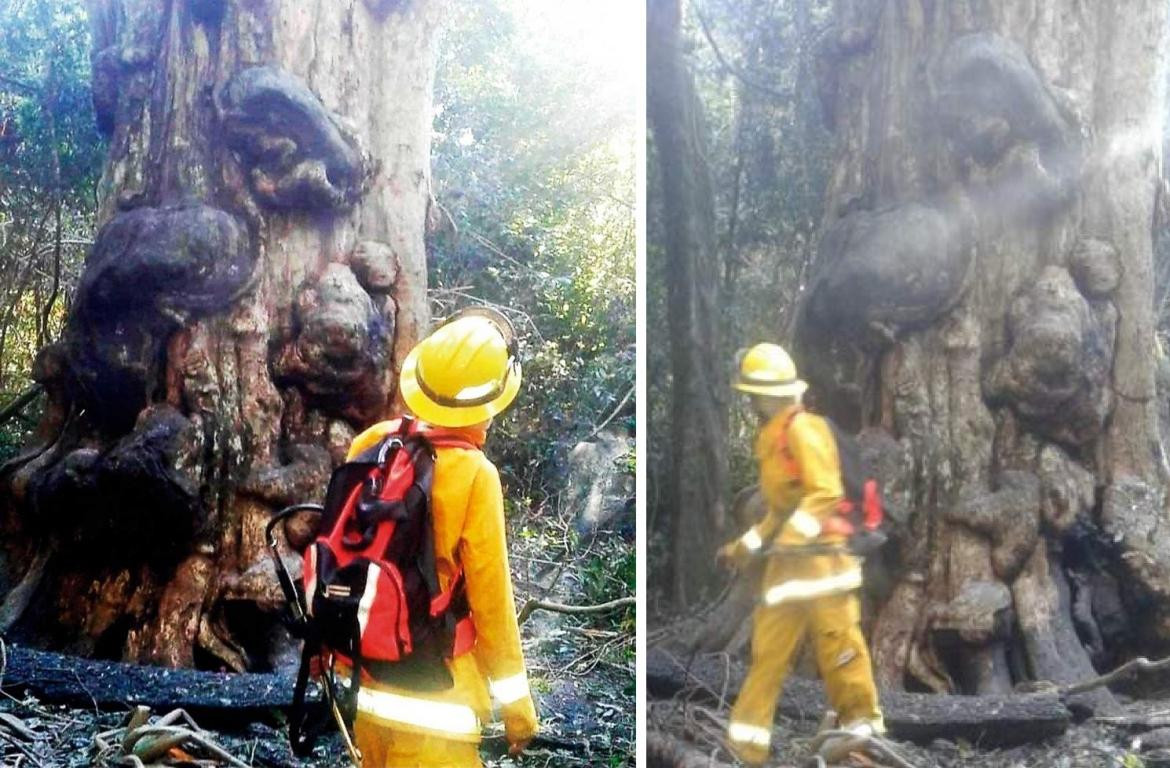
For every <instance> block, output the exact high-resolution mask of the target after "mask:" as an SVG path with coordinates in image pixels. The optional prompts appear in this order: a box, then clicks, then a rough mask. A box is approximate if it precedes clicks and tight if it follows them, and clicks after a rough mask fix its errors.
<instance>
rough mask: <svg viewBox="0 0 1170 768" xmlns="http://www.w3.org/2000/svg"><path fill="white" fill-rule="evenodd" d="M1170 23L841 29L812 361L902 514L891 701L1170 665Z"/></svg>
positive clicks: (1147, 3) (823, 397)
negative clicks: (1159, 217) (1169, 182)
mask: <svg viewBox="0 0 1170 768" xmlns="http://www.w3.org/2000/svg"><path fill="white" fill-rule="evenodd" d="M1165 17H1166V3H1165V2H1164V1H1163V0H1135V2H1132V3H1128V4H1126V7H1125V11H1124V13H1121V12H1118V11H1117V9H1116V8H1115V7H1113V6H1110V5H1109V4H1107V3H1106V4H1101V3H1083V2H1080V1H1079V0H1044V1H1043V2H1041V1H1040V0H1022V1H1020V0H1011V1H1010V2H1009V1H1008V0H986V1H984V2H965V1H964V2H938V1H936V0H935V1H932V0H887V1H885V2H870V1H869V0H839V2H838V3H837V5H836V24H837V26H836V29H835V30H834V31H833V32H832V33H831V34H829V35H828V36H827V39H826V45H825V47H824V49H823V50H822V52H821V64H822V66H820V67H818V69H819V73H820V74H821V76H822V78H821V83H820V91H821V94H822V97H823V99H824V102H825V103H824V106H825V108H826V113H827V114H828V115H829V117H830V119H831V120H833V121H834V122H835V127H836V131H837V136H838V150H837V157H836V161H835V168H834V172H833V174H832V177H831V180H830V187H829V190H828V195H827V210H826V214H825V218H824V221H823V224H822V238H821V243H820V249H819V254H818V262H817V267H816V271H815V274H814V279H813V280H812V281H811V283H810V286H809V290H808V292H807V294H806V297H805V300H804V302H803V304H802V308H801V315H800V323H799V328H798V339H799V352H800V354H799V361H798V362H800V363H801V364H802V365H803V366H804V370H805V371H806V372H807V373H808V375H809V376H810V377H811V379H812V380H813V383H814V392H815V399H816V402H817V403H818V404H819V405H820V406H821V407H822V408H823V409H824V410H826V411H827V412H829V413H830V415H832V416H834V417H836V418H837V419H838V420H840V421H842V422H844V423H845V424H847V425H850V426H853V427H863V428H864V437H865V439H866V442H867V444H868V445H869V447H870V449H871V450H873V451H874V453H875V455H878V456H880V457H881V458H882V459H883V460H884V464H885V472H884V474H885V475H886V477H885V480H886V483H887V486H888V488H889V491H890V496H891V498H892V500H893V501H894V502H895V508H896V509H900V510H902V514H897V515H895V517H896V520H895V521H894V522H895V524H896V531H895V532H896V534H897V535H896V537H895V547H894V551H893V552H891V553H889V555H888V556H887V557H886V559H885V560H884V561H883V562H882V563H880V564H875V565H880V566H881V570H884V571H885V572H886V573H888V574H889V575H890V576H891V577H892V579H891V581H890V582H889V583H888V586H886V587H885V588H881V589H872V590H871V592H872V593H873V594H872V595H871V597H872V598H873V603H874V606H875V608H876V620H875V621H874V623H873V625H872V643H873V646H874V659H875V664H876V666H877V670H878V675H879V677H880V679H881V682H882V683H883V684H885V685H888V686H893V687H902V686H907V685H908V686H913V687H925V688H929V689H936V690H944V689H949V690H957V691H963V692H972V693H974V692H979V693H991V692H999V691H1004V690H1007V689H1009V688H1010V687H1011V686H1012V685H1013V683H1017V682H1020V681H1021V680H1027V679H1047V680H1052V681H1055V682H1061V683H1062V682H1068V681H1070V680H1073V679H1076V678H1081V677H1090V676H1091V675H1092V664H1093V663H1094V662H1095V663H1097V664H1098V665H1102V664H1109V663H1111V662H1113V661H1114V660H1115V659H1116V655H1118V654H1121V653H1125V652H1127V651H1129V650H1132V649H1133V648H1134V647H1135V645H1143V646H1147V647H1148V646H1150V645H1155V646H1162V647H1166V646H1170V642H1167V641H1170V599H1168V598H1170V530H1168V527H1167V525H1168V523H1170V520H1168V519H1167V516H1166V498H1165V492H1166V474H1165V468H1164V460H1163V456H1162V449H1161V445H1160V440H1159V435H1158V430H1157V424H1156V413H1155V411H1156V407H1155V406H1156V404H1155V402H1154V395H1155V391H1154V370H1155V345H1154V336H1153V331H1154V326H1153V317H1152V292H1153V286H1152V280H1151V226H1152V216H1153V211H1154V206H1155V189H1156V182H1157V180H1158V174H1159V164H1160V154H1161V152H1160V150H1161V128H1162V105H1163V94H1162V88H1163V82H1164V80H1163V73H1162V51H1163V34H1164V30H1165V26H1166V24H1165V22H1166V18H1165ZM1122 585H1124V588H1122ZM1090 698H1091V699H1092V700H1091V701H1090V702H1089V703H1092V704H1095V705H1098V706H1108V705H1109V704H1110V703H1111V700H1110V699H1109V696H1108V694H1098V695H1095V696H1093V697H1090Z"/></svg>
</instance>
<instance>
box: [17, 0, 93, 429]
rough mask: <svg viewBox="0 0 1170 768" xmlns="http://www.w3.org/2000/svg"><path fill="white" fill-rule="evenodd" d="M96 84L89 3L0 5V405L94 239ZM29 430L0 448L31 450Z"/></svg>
mask: <svg viewBox="0 0 1170 768" xmlns="http://www.w3.org/2000/svg"><path fill="white" fill-rule="evenodd" d="M89 78H90V67H89V26H88V23H87V20H86V16H85V9H84V3H83V2H81V0H12V1H11V2H7V3H0V273H3V274H4V275H5V280H4V281H3V283H2V284H0V405H3V404H4V403H5V402H7V401H9V400H10V399H11V398H12V397H14V396H16V395H17V394H18V393H19V392H20V391H21V390H23V389H24V388H25V387H27V386H28V384H29V383H30V382H29V373H30V371H31V368H32V362H33V359H34V357H35V355H36V353H37V352H38V350H39V349H40V348H41V347H43V346H44V345H45V344H47V343H49V342H50V341H52V340H53V339H54V338H56V336H57V335H58V334H59V333H60V331H61V328H62V326H63V324H64V319H65V315H66V312H67V310H68V305H69V301H70V298H71V296H72V294H73V288H74V286H75V285H76V283H77V279H78V277H79V276H80V274H81V268H82V264H83V260H84V255H85V250H86V246H87V245H88V244H89V242H90V241H91V239H92V236H93V225H94V213H95V210H96V207H97V200H96V189H97V183H98V179H99V177H100V175H101V165H102V160H103V158H104V156H105V145H104V142H103V141H102V139H101V137H100V136H99V135H98V133H97V130H96V128H95V121H94V114H93V106H92V99H91V91H90V79H89ZM22 424H27V421H19V420H18V421H13V422H10V423H9V424H7V425H4V427H3V436H2V437H0V442H3V443H4V444H5V445H7V443H8V441H9V439H11V441H12V442H13V443H15V444H19V443H21V442H23V437H22V434H23V430H25V429H26V427H24V426H21V425H22ZM13 430H21V434H14V433H12V431H13ZM3 450H4V448H0V452H3Z"/></svg>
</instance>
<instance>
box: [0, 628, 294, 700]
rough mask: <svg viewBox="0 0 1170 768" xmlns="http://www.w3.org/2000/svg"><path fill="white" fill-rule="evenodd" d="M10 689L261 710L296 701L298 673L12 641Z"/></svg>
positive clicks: (49, 696) (50, 696) (52, 696)
mask: <svg viewBox="0 0 1170 768" xmlns="http://www.w3.org/2000/svg"><path fill="white" fill-rule="evenodd" d="M6 651H7V654H6V655H7V666H6V668H5V671H4V679H3V690H4V691H9V692H11V691H30V692H32V693H33V694H35V695H36V696H37V697H38V698H40V699H41V700H43V701H51V702H57V703H62V704H75V705H80V706H85V707H89V706H95V707H104V708H107V709H124V708H125V706H126V704H127V703H130V704H142V705H146V706H149V707H156V708H159V709H164V708H165V709H171V708H174V707H181V708H183V709H186V710H187V711H190V712H198V711H209V710H218V711H237V712H238V711H258V710H267V709H273V708H278V709H284V708H287V707H290V706H291V705H292V692H293V682H294V681H293V679H292V678H291V676H285V675H276V674H271V673H251V674H234V673H227V672H202V671H199V670H194V669H170V668H166V667H148V666H141V665H138V664H124V663H121V662H114V661H93V660H90V659H83V658H79V657H77V656H67V655H65V654H60V653H51V652H49V651H36V650H32V649H30V648H23V647H20V646H17V645H12V644H8V646H7V648H6Z"/></svg>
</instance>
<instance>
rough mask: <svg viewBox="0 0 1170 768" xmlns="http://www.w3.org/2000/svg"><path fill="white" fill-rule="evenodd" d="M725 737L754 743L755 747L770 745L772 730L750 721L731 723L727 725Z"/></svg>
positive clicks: (740, 741)
mask: <svg viewBox="0 0 1170 768" xmlns="http://www.w3.org/2000/svg"><path fill="white" fill-rule="evenodd" d="M727 738H729V739H731V740H732V741H738V742H739V743H741V744H754V745H756V746H757V747H764V748H768V747H770V746H772V732H771V731H770V730H768V729H767V728H761V727H760V726H758V725H751V724H750V723H732V724H731V725H729V726H727Z"/></svg>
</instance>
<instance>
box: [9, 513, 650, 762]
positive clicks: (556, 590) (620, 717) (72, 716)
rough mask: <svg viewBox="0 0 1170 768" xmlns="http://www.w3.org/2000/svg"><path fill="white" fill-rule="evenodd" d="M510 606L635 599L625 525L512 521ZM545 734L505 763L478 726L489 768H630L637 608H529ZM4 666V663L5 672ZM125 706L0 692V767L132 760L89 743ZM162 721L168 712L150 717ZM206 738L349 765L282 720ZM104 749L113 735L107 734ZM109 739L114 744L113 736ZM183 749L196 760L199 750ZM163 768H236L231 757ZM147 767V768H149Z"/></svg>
mask: <svg viewBox="0 0 1170 768" xmlns="http://www.w3.org/2000/svg"><path fill="white" fill-rule="evenodd" d="M509 528H510V533H511V558H512V562H511V565H512V571H513V579H514V583H515V588H516V604H517V607H518V608H520V607H522V606H523V605H524V604H525V603H526V602H527V601H528V600H529V599H541V600H548V601H553V602H558V603H566V604H573V605H589V604H596V603H600V602H605V601H607V600H610V599H613V598H615V597H620V596H624V595H627V594H632V585H633V573H634V565H633V564H634V542H633V535H632V523H630V525H629V526H628V527H627V528H625V529H623V530H616V531H605V532H602V533H600V534H598V535H597V536H595V537H592V538H591V539H589V540H584V541H583V540H582V539H581V537H579V536H578V535H577V534H576V532H575V530H574V528H573V521H572V520H569V519H566V517H565V515H563V514H552V515H543V516H542V515H537V514H535V513H533V514H513V515H511V516H510V518H509ZM521 635H522V637H523V642H524V651H525V656H526V659H527V662H528V668H529V680H530V684H531V687H532V690H533V693H534V697H535V698H536V699H537V706H538V709H539V713H540V718H541V728H542V731H541V736H540V738H539V739H538V740H537V741H536V742H534V743H533V744H532V745H531V746H530V748H529V749H528V750H527V751H526V752H525V754H524V755H523V756H522V757H521V758H520V759H513V758H510V757H507V755H506V752H507V745H506V743H505V742H504V739H503V731H502V727H501V726H500V725H499V724H493V725H490V726H488V727H487V729H486V730H485V740H484V743H483V746H482V748H481V754H482V756H483V759H484V761H485V765H486V766H487V767H488V768H514V767H517V766H533V767H537V766H541V767H543V766H570V767H576V766H581V767H582V768H583V767H584V766H614V767H615V768H616V767H617V766H632V765H633V764H634V717H635V715H634V713H635V687H634V611H633V610H632V608H631V609H623V610H621V611H620V612H614V613H607V614H589V615H585V616H568V615H563V614H559V613H552V612H547V611H543V610H536V611H534V612H533V613H532V614H531V616H530V617H528V618H527V620H526V621H525V622H524V624H523V626H522V627H521ZM2 674H3V671H2V668H0V677H2ZM129 712H130V707H129V706H127V707H126V708H125V709H124V710H122V711H100V710H98V709H97V708H96V707H94V708H89V709H78V708H70V707H65V706H61V705H56V704H53V703H49V702H42V701H39V700H38V699H36V698H35V697H33V696H31V695H24V696H13V695H10V694H8V693H3V694H0V766H4V767H8V766H12V767H13V768H17V767H18V766H19V768H26V767H29V768H33V767H36V768H82V766H114V765H123V764H125V765H134V763H132V762H127V763H119V762H117V759H116V758H112V757H103V756H101V755H100V754H99V752H100V750H99V749H98V748H97V745H96V740H95V737H97V736H98V735H99V734H101V733H102V732H106V731H111V730H114V729H117V728H119V727H120V726H123V725H125V723H126V720H127V717H128V714H129ZM154 714H155V715H164V714H166V713H165V712H161V711H159V712H155V713H154ZM197 722H198V725H199V727H200V728H201V729H204V730H203V731H202V735H203V736H205V737H206V738H207V739H209V740H210V741H211V742H213V743H214V744H216V745H218V746H219V747H221V748H222V749H224V750H225V751H226V752H227V753H228V754H230V755H232V756H233V757H234V758H235V759H237V760H239V761H240V763H239V764H242V765H247V766H257V768H259V767H260V766H270V767H271V768H278V767H279V768H310V766H311V767H313V768H317V767H318V766H329V767H330V768H335V767H336V766H342V765H345V764H346V762H345V760H344V752H343V750H342V746H341V744H340V740H339V739H338V738H337V737H336V736H335V735H334V736H332V737H330V738H327V739H324V740H323V741H322V742H321V744H320V745H319V746H318V747H317V749H316V750H315V752H314V754H313V757H312V758H311V759H308V760H297V759H295V758H293V757H292V755H291V753H290V751H289V747H288V741H287V734H286V731H285V730H284V726H283V718H282V715H281V713H279V712H275V711H271V712H264V713H260V714H257V715H253V716H248V717H246V718H243V719H241V717H240V715H239V714H238V713H227V714H226V715H225V714H223V713H220V714H219V716H218V717H217V716H216V715H215V714H214V713H207V714H205V715H200V716H199V717H198V718H197ZM106 740H107V742H109V741H110V739H106ZM113 741H115V742H116V741H117V739H114V740H113ZM188 749H190V753H191V755H192V756H193V757H197V758H198V757H203V756H206V755H207V752H206V751H202V752H201V751H200V750H198V749H191V748H190V747H188ZM186 759H187V758H185V757H184V756H183V754H182V753H181V752H175V753H172V755H171V757H170V758H168V760H169V761H168V762H163V763H157V764H159V765H168V766H172V765H173V766H178V765H183V766H195V765H199V766H204V765H207V766H212V765H214V766H219V765H231V764H232V763H230V762H228V761H227V760H226V759H221V760H219V761H213V762H207V763H203V762H193V761H188V762H183V761H184V760H186ZM147 765H152V764H151V763H147Z"/></svg>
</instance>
